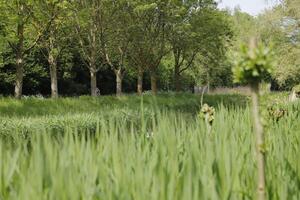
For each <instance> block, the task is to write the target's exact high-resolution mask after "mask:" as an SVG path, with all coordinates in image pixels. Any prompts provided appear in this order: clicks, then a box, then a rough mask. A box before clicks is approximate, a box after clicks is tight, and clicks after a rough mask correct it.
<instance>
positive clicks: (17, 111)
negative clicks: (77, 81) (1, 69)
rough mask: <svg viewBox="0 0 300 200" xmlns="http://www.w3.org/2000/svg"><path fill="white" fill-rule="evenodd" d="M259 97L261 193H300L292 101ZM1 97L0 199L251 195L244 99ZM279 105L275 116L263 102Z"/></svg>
mask: <svg viewBox="0 0 300 200" xmlns="http://www.w3.org/2000/svg"><path fill="white" fill-rule="evenodd" d="M285 96H286V94H272V95H266V96H264V97H263V98H262V104H261V110H262V116H263V124H264V127H265V137H266V147H265V149H266V155H267V157H266V159H267V161H266V163H267V166H266V178H267V180H266V182H267V198H268V199H294V200H297V199H300V159H299V158H300V103H299V102H298V103H297V102H296V103H284V102H283V99H284V98H285ZM200 102H201V96H198V95H193V94H187V93H182V94H175V93H174V94H173V93H169V94H160V95H158V96H156V97H153V96H151V95H144V96H142V97H140V96H135V95H124V96H122V97H118V98H117V97H113V96H106V97H99V98H95V97H87V96H84V97H78V98H59V99H56V100H53V99H43V98H33V97H29V98H26V99H22V100H15V99H12V98H4V97H3V98H0V138H1V140H0V199H1V200H10V199H11V200H15V199H22V200H23V199H24V200H26V199H28V200H34V199H38V200H40V199H53V200H54V199H55V200H56V199H60V200H64V199H66V200H67V199H74V200H76V199H85V200H89V199H90V200H94V199H103V200H108V199H118V200H119V199H170V200H174V199H195V200H198V199H212V200H214V199H256V173H257V170H256V160H255V140H254V135H253V133H252V119H251V114H250V106H251V105H250V101H249V97H247V96H243V95H238V94H232V95H229V94H227V95H217V94H216V95H206V96H205V97H204V102H205V103H208V104H209V105H211V106H214V108H215V109H216V112H215V120H214V123H213V125H212V131H211V132H210V133H208V132H207V129H206V125H205V122H204V121H203V120H202V119H201V118H200V117H199V116H198V114H199V111H200ZM273 102H277V103H278V102H279V103H278V104H276V107H280V108H284V109H286V110H287V112H286V114H285V115H284V116H282V117H281V118H280V119H274V117H273V116H271V115H270V114H268V109H267V107H268V106H269V105H270V104H272V103H273Z"/></svg>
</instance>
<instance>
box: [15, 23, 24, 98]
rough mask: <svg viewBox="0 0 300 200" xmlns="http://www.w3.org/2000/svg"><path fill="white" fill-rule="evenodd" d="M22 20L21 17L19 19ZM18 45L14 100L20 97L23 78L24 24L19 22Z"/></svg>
mask: <svg viewBox="0 0 300 200" xmlns="http://www.w3.org/2000/svg"><path fill="white" fill-rule="evenodd" d="M21 19H22V17H21ZM17 34H18V45H17V50H16V80H15V81H16V82H15V98H17V99H20V98H21V97H22V89H23V77H24V58H23V54H24V24H23V21H22V20H20V22H19V23H18V27H17Z"/></svg>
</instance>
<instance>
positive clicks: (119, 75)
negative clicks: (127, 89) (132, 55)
mask: <svg viewBox="0 0 300 200" xmlns="http://www.w3.org/2000/svg"><path fill="white" fill-rule="evenodd" d="M115 74H116V94H117V96H121V95H122V81H123V74H122V70H121V69H118V70H115Z"/></svg>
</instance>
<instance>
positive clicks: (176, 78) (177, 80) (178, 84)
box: [174, 65, 181, 92]
mask: <svg viewBox="0 0 300 200" xmlns="http://www.w3.org/2000/svg"><path fill="white" fill-rule="evenodd" d="M179 70H180V69H179V66H176V65H175V71H174V83H175V90H176V92H180V90H181V80H180V78H181V77H180V71H179Z"/></svg>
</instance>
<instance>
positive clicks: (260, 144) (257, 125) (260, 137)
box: [251, 84, 265, 200]
mask: <svg viewBox="0 0 300 200" xmlns="http://www.w3.org/2000/svg"><path fill="white" fill-rule="evenodd" d="M251 88H252V92H251V94H252V95H251V96H252V104H253V105H252V115H253V122H254V131H255V135H256V152H257V170H258V171H257V174H258V183H257V186H258V188H257V190H258V191H257V192H258V198H257V199H258V200H264V199H265V153H264V151H265V149H264V145H265V143H264V131H263V126H262V124H261V122H260V115H259V84H254V85H252V86H251Z"/></svg>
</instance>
